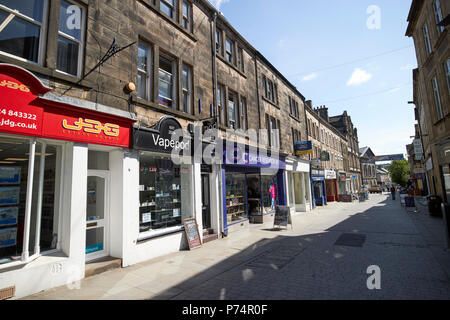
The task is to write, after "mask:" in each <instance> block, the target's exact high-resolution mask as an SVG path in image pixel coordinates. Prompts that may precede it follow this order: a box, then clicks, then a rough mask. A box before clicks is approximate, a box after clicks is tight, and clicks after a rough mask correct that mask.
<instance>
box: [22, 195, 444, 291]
mask: <svg viewBox="0 0 450 320" xmlns="http://www.w3.org/2000/svg"><path fill="white" fill-rule="evenodd" d="M397 199H398V197H397ZM292 221H293V228H291V226H289V228H288V230H274V229H272V223H270V222H268V223H265V224H263V225H251V227H250V228H249V229H247V230H244V231H239V232H236V233H232V234H230V235H229V236H228V237H227V238H224V239H220V240H217V241H213V242H210V243H207V244H205V245H203V247H202V248H201V249H197V250H194V251H182V252H177V253H174V254H170V255H167V256H164V257H161V258H158V259H155V260H152V261H148V262H145V263H140V264H138V265H134V266H131V267H128V268H123V269H115V270H111V271H108V272H105V273H103V274H99V275H96V276H92V277H90V278H87V279H84V280H82V281H81V283H80V286H79V287H80V288H79V289H69V288H68V287H67V286H64V287H60V288H56V289H51V290H48V291H45V292H42V293H39V294H35V295H33V296H30V297H27V298H26V299H177V300H185V299H186V300H187V299H188V300H192V299H194V300H241V299H242V300H247V299H251V300H255V299H257V300H259V299H263V300H266V299H268V300H272V299H283V300H292V299H358V300H359V299H363V300H364V299H433V300H434V299H449V298H450V281H449V280H450V278H449V277H450V257H449V256H450V255H449V251H448V250H447V249H446V243H445V230H444V227H443V223H442V219H440V218H432V217H430V216H429V215H428V214H427V210H426V207H422V206H421V205H420V204H418V210H417V212H415V210H414V208H408V209H405V208H403V207H401V206H400V202H399V201H398V200H396V201H393V200H392V199H391V198H390V195H387V194H383V195H370V199H369V200H368V201H365V202H353V203H330V204H329V205H327V206H325V207H321V208H317V209H316V210H314V211H313V212H310V213H303V214H300V215H297V216H294V217H293V219H292ZM370 266H377V267H379V271H380V273H379V278H378V280H379V282H378V284H379V286H380V289H377V288H375V289H372V290H370V289H368V283H369V285H371V286H376V284H377V279H376V278H375V275H377V274H376V272H375V273H374V271H373V270H374V269H373V268H374V267H372V269H369V271H370V272H369V273H368V268H369V267H370ZM375 269H376V267H375ZM369 277H371V278H370V279H369ZM368 279H369V281H368Z"/></svg>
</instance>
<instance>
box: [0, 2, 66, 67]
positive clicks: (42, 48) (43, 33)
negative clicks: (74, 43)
mask: <svg viewBox="0 0 450 320" xmlns="http://www.w3.org/2000/svg"><path fill="white" fill-rule="evenodd" d="M48 2H49V1H48V0H43V9H42V22H39V21H36V20H34V19H33V18H30V17H28V16H26V15H24V14H22V13H20V12H15V11H13V10H11V9H10V8H8V7H6V6H4V5H2V4H0V9H1V10H3V11H5V12H7V13H9V14H10V15H11V14H13V15H14V16H16V17H18V18H20V19H22V20H25V21H26V22H28V23H31V24H33V25H37V26H38V27H39V28H40V33H39V48H38V52H37V54H38V58H37V62H34V61H32V60H28V59H26V58H22V57H19V56H16V55H14V54H11V53H8V52H5V51H1V50H0V54H2V55H5V56H7V57H11V58H14V59H17V60H20V61H23V62H27V63H31V64H34V65H38V66H43V65H44V59H45V52H46V49H47V48H46V45H47V38H48V37H47V33H48V32H47V29H48V15H49V9H48V8H49V5H48ZM2 23H3V22H2ZM5 27H6V26H5ZM58 31H59V30H58Z"/></svg>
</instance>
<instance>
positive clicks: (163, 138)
mask: <svg viewBox="0 0 450 320" xmlns="http://www.w3.org/2000/svg"><path fill="white" fill-rule="evenodd" d="M180 129H182V127H181V124H180V123H179V122H178V121H177V120H176V119H175V118H174V117H170V116H164V117H162V118H161V119H160V120H159V121H158V123H156V125H155V126H154V128H133V148H134V149H136V150H145V151H154V152H161V153H172V151H174V150H175V152H177V153H179V154H180V155H191V150H192V138H191V135H190V134H189V133H187V132H186V131H183V132H184V134H183V135H181V134H179V133H180V132H181V131H180ZM177 133H178V135H177Z"/></svg>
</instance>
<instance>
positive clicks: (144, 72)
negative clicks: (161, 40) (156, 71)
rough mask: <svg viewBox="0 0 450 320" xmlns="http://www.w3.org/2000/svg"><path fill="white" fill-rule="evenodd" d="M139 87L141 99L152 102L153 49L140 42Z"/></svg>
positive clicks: (138, 91) (138, 92)
mask: <svg viewBox="0 0 450 320" xmlns="http://www.w3.org/2000/svg"><path fill="white" fill-rule="evenodd" d="M137 66H138V86H137V94H138V97H139V98H142V99H146V100H151V97H152V94H151V92H152V86H151V83H152V49H151V47H150V45H148V44H147V43H145V42H142V41H139V46H138V64H137Z"/></svg>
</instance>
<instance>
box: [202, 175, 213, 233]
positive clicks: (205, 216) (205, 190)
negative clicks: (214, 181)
mask: <svg viewBox="0 0 450 320" xmlns="http://www.w3.org/2000/svg"><path fill="white" fill-rule="evenodd" d="M202 221H203V229H210V228H211V202H210V188H209V174H202Z"/></svg>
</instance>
